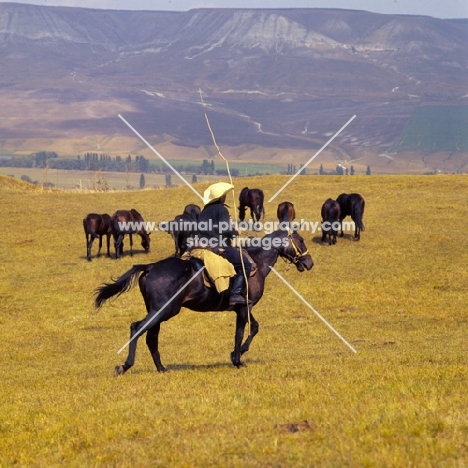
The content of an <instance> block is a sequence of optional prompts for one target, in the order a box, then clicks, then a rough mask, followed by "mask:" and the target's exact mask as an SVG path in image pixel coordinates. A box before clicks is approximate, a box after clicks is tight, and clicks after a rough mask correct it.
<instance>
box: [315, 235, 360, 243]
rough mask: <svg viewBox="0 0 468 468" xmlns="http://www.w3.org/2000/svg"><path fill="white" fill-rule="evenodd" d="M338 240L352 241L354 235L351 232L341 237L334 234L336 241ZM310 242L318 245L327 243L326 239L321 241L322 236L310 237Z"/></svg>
mask: <svg viewBox="0 0 468 468" xmlns="http://www.w3.org/2000/svg"><path fill="white" fill-rule="evenodd" d="M340 240H349V241H354V236H353V235H352V234H345V235H344V236H343V237H341V236H336V241H337V242H339V241H340ZM312 242H313V243H314V244H318V245H328V241H326V242H322V236H315V237H312Z"/></svg>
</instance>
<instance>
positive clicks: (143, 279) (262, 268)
mask: <svg viewBox="0 0 468 468" xmlns="http://www.w3.org/2000/svg"><path fill="white" fill-rule="evenodd" d="M239 201H240V206H239V218H240V220H241V221H243V219H244V218H245V209H246V208H247V207H249V208H250V210H251V214H252V218H253V219H254V220H255V221H259V220H260V219H261V217H262V216H264V214H265V210H264V208H263V192H262V191H261V190H260V189H248V188H247V187H246V188H245V189H243V190H242V192H241V195H240V200H239ZM363 213H364V200H363V199H362V197H361V196H360V195H358V194H349V195H346V194H342V195H340V196H339V197H338V198H337V200H331V199H329V200H327V201H326V202H325V203H324V205H323V207H322V224H323V223H325V222H331V223H332V225H333V224H334V223H336V222H341V221H342V220H343V219H344V218H345V217H346V216H348V215H349V216H351V217H352V219H353V220H354V222H355V224H356V230H355V235H354V237H355V239H356V240H359V238H360V231H361V230H363V229H364V226H363V224H362V216H363ZM199 214H200V208H199V207H198V206H196V205H187V206H186V207H185V210H184V212H183V213H182V214H181V215H178V216H176V218H175V220H182V221H184V220H187V221H196V220H197V219H198V216H199ZM277 216H278V220H279V221H280V223H281V222H283V223H292V221H293V220H294V218H295V216H296V213H295V208H294V205H293V204H292V203H290V202H283V203H280V204H279V205H278V209H277ZM132 220H133V221H137V222H138V223H140V227H142V225H141V223H142V222H143V218H142V217H141V215H140V214H139V213H138V212H137V211H136V210H130V211H124V210H119V211H117V212H116V213H114V214H113V215H112V216H109V215H94V214H90V215H88V216H87V217H86V218H85V219H84V220H83V224H84V228H85V232H86V239H87V258H88V260H90V259H91V252H90V251H91V245H92V241H93V240H94V239H95V238H99V239H100V247H99V250H100V249H101V246H102V236H104V235H106V236H107V249H108V255H110V253H109V242H110V236H111V235H112V236H113V237H114V244H115V249H116V257H117V258H118V257H119V256H120V255H121V254H122V250H123V237H124V236H125V235H126V234H129V235H130V248H131V247H132V240H131V235H132V234H134V233H136V234H139V235H140V236H141V238H142V245H143V247H144V249H145V251H147V252H148V251H149V245H150V240H149V235H148V234H147V233H146V231H145V230H144V229H142V230H141V231H139V230H136V231H135V232H130V230H129V229H128V221H132ZM174 224H175V225H177V223H174ZM125 227H127V229H125ZM334 227H335V228H336V226H334ZM336 230H337V229H335V231H336ZM171 234H172V235H173V237H174V242H175V246H176V255H173V256H170V257H167V258H165V259H163V260H160V261H158V262H155V263H150V264H140V265H134V266H133V267H132V268H130V269H129V270H128V271H127V272H125V273H123V274H122V275H121V276H120V277H118V278H116V279H112V280H111V282H109V283H104V284H102V285H101V286H99V287H98V288H97V289H96V291H95V294H96V295H95V299H94V305H95V307H97V308H100V307H101V306H102V305H104V303H106V302H107V301H108V300H109V299H112V298H115V297H118V296H120V295H121V294H123V293H125V292H127V291H129V290H130V289H131V288H132V287H134V286H135V285H136V284H137V283H138V285H139V288H140V292H141V295H142V297H143V300H144V303H145V306H146V311H147V315H146V317H145V318H144V319H142V320H138V321H135V322H133V323H131V325H130V339H129V341H128V342H127V344H128V347H129V349H128V355H127V359H126V360H125V362H124V363H123V364H120V365H117V366H116V367H115V369H114V375H115V376H118V375H121V374H124V373H125V372H127V371H128V370H129V369H130V368H131V367H132V366H133V365H134V363H135V355H136V348H137V341H138V338H139V336H140V335H141V334H143V333H146V345H147V347H148V349H149V351H150V354H151V356H152V358H153V362H154V364H155V366H156V369H157V370H158V371H159V372H164V371H166V368H165V367H164V366H163V364H162V362H161V356H160V352H159V332H160V328H161V323H162V322H165V321H167V320H169V319H171V318H173V317H175V316H176V315H177V314H178V313H179V312H180V310H181V309H182V307H185V308H187V309H190V310H193V311H196V312H209V311H211V312H214V311H226V310H231V311H234V312H235V313H236V326H235V333H234V350H233V351H232V352H231V356H230V357H231V362H232V364H233V365H234V366H235V367H237V368H239V367H241V366H242V365H243V363H242V361H241V357H242V355H243V354H244V353H246V352H247V351H248V350H249V348H250V345H251V343H252V340H253V338H254V337H255V335H256V334H257V333H258V330H259V324H258V322H257V320H256V319H255V317H254V316H253V314H252V308H253V307H254V306H255V305H256V304H257V303H258V301H259V300H260V299H261V298H262V296H263V292H264V288H265V280H266V278H267V276H268V275H269V273H270V272H271V269H272V268H273V266H274V265H275V263H276V262H277V260H278V258H279V257H282V258H283V259H284V260H285V261H287V262H289V263H291V264H293V265H294V266H295V267H296V269H297V270H298V271H299V272H304V271H308V270H310V269H311V268H312V267H313V264H314V263H313V260H312V257H311V255H310V253H309V251H308V249H307V246H306V245H305V243H304V239H303V238H302V237H301V235H300V234H299V232H298V231H297V230H293V229H284V228H282V229H278V230H277V231H274V232H272V233H271V234H267V235H266V236H264V237H263V238H262V240H267V241H268V244H269V245H275V246H276V247H275V248H271V249H268V250H266V249H264V248H262V247H247V248H246V251H247V253H248V254H249V256H250V258H251V259H252V261H253V262H254V263H255V265H256V266H257V269H256V270H255V271H256V272H255V274H254V275H251V276H250V277H249V278H248V300H246V303H245V304H236V305H234V306H232V305H229V297H230V290H229V289H227V290H226V291H223V292H221V293H219V292H217V290H216V288H214V287H213V285H211V286H210V284H207V282H206V278H204V277H203V275H201V274H200V273H201V272H202V271H203V269H204V266H203V264H202V262H201V260H199V259H197V258H195V257H190V258H188V259H182V258H180V255H181V253H182V252H183V250H184V248H185V241H186V236H187V235H190V234H189V233H187V232H179V231H177V230H172V232H171ZM333 235H334V236H335V241H336V232H334V234H332V236H333ZM342 235H343V232H342ZM330 242H333V241H330ZM248 322H249V323H250V327H249V335H248V337H247V338H246V339H245V340H244V331H245V327H246V324H247V323H248Z"/></svg>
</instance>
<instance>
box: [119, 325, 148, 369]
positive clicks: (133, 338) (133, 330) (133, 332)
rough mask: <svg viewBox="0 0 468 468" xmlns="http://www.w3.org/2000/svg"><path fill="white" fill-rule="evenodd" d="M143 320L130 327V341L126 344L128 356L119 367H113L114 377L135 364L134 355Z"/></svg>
mask: <svg viewBox="0 0 468 468" xmlns="http://www.w3.org/2000/svg"><path fill="white" fill-rule="evenodd" d="M143 322H144V320H141V321H139V322H133V323H132V324H131V325H130V340H129V342H128V356H127V359H126V361H125V363H124V364H123V365H121V366H115V370H114V375H115V376H118V375H122V374H124V373H125V372H127V371H128V369H130V367H132V366H133V364H134V363H135V353H136V347H137V341H138V337H139V335H140V330H141V324H142V323H143Z"/></svg>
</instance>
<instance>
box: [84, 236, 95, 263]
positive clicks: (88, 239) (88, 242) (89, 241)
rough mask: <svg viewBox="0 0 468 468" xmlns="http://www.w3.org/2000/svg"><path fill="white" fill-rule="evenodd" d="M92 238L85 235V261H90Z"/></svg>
mask: <svg viewBox="0 0 468 468" xmlns="http://www.w3.org/2000/svg"><path fill="white" fill-rule="evenodd" d="M93 241H94V237H93V236H92V235H90V234H86V260H88V262H90V261H91V247H92V246H93Z"/></svg>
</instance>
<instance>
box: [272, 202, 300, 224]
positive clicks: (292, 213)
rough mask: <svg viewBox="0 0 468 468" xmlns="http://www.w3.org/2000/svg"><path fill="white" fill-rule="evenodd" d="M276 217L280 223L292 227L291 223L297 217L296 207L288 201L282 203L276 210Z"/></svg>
mask: <svg viewBox="0 0 468 468" xmlns="http://www.w3.org/2000/svg"><path fill="white" fill-rule="evenodd" d="M276 216H277V217H278V221H279V222H280V223H286V225H287V226H289V227H291V223H292V222H293V221H294V218H295V217H296V210H295V209H294V205H293V204H292V203H291V202H287V201H285V202H282V203H280V204H279V205H278V208H277V210H276Z"/></svg>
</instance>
